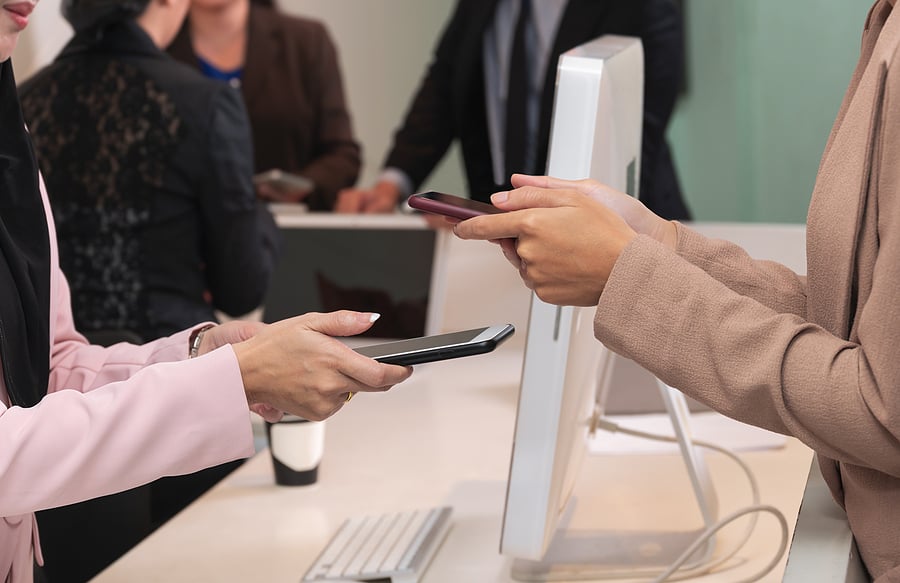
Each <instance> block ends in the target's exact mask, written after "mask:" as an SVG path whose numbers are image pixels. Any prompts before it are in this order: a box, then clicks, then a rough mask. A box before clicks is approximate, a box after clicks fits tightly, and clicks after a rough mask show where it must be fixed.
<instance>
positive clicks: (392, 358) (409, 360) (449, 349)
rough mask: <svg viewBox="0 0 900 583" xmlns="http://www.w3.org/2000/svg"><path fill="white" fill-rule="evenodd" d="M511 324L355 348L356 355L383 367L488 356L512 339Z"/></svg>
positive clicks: (512, 328)
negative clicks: (384, 365) (378, 363)
mask: <svg viewBox="0 0 900 583" xmlns="http://www.w3.org/2000/svg"><path fill="white" fill-rule="evenodd" d="M514 331H515V328H514V327H513V325H512V324H498V325H496V326H487V327H484V328H475V329H472V330H464V331H462V332H451V333H449V334H436V335H434V336H423V337H421V338H410V339H409V340H398V341H396V342H386V343H384V344H374V345H371V346H363V347H361V348H357V349H356V352H358V353H360V354H362V355H363V356H368V357H369V358H373V359H375V360H377V361H378V362H384V363H387V364H401V365H405V366H409V365H413V364H422V363H426V362H434V361H436V360H448V359H451V358H460V357H462V356H472V355H475V354H484V353H486V352H491V351H492V350H494V348H496V347H497V346H498V345H499V344H500V343H501V342H503V341H504V340H506V339H507V338H509V337H510V336H512V334H513V332H514Z"/></svg>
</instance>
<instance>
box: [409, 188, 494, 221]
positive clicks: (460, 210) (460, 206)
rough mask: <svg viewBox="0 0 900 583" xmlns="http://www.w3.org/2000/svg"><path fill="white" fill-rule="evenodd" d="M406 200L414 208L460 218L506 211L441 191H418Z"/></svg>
mask: <svg viewBox="0 0 900 583" xmlns="http://www.w3.org/2000/svg"><path fill="white" fill-rule="evenodd" d="M408 202H409V206H411V207H412V208H414V209H418V210H420V211H424V212H426V213H433V214H436V215H443V216H445V217H452V218H454V219H460V220H465V219H471V218H472V217H477V216H479V215H490V214H496V213H503V212H506V211H504V210H503V209H499V208H497V207H495V206H494V205H492V204H488V203H486V202H479V201H477V200H471V199H468V198H463V197H461V196H455V195H453V194H444V193H443V192H420V193H419V194H414V195H412V196H410V197H409V200H408Z"/></svg>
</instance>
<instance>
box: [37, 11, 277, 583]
mask: <svg viewBox="0 0 900 583" xmlns="http://www.w3.org/2000/svg"><path fill="white" fill-rule="evenodd" d="M188 4H189V0H127V1H122V0H66V1H65V2H63V5H62V6H63V13H64V15H65V16H66V18H67V20H68V21H69V22H70V24H72V26H73V28H74V29H75V36H74V37H73V38H72V40H71V41H70V42H69V44H68V45H66V47H65V48H64V49H63V50H62V52H61V53H60V54H59V55H58V57H57V58H56V59H55V60H54V62H53V63H52V64H50V65H49V66H47V67H46V68H45V69H43V70H41V71H39V72H38V73H37V74H35V75H34V76H33V77H32V78H31V79H29V81H27V82H26V83H24V84H23V85H22V86H21V87H20V95H21V101H22V107H23V111H24V116H25V120H26V122H27V124H28V126H29V128H30V130H31V134H32V138H33V140H34V144H35V149H36V151H37V155H38V162H39V164H40V167H41V170H42V172H43V176H44V178H45V180H46V184H47V190H48V193H49V196H50V199H51V205H52V209H53V212H54V219H55V221H56V225H57V230H58V238H59V249H60V251H59V253H60V263H61V265H62V268H63V271H64V273H65V274H66V276H67V278H68V280H69V282H70V284H71V288H72V306H73V310H74V316H75V323H76V326H77V328H78V329H79V330H80V331H81V332H83V333H84V334H85V335H86V336H87V337H88V338H89V339H91V340H94V341H96V342H98V343H104V344H106V343H111V342H115V341H120V340H129V341H134V342H138V343H140V342H141V341H148V340H152V339H155V338H158V337H160V336H165V335H168V334H171V333H174V332H176V331H179V330H182V329H184V328H186V327H189V326H191V325H194V324H196V323H197V322H202V321H210V320H214V319H215V316H214V310H217V309H218V310H221V311H222V312H225V313H226V314H229V315H234V316H238V315H242V314H246V313H247V312H250V311H251V310H253V309H254V308H256V307H257V306H259V305H260V303H261V302H262V299H263V297H264V294H265V291H266V288H267V285H268V281H269V277H270V274H271V272H272V269H273V267H274V262H275V258H276V254H277V229H276V227H275V223H274V221H273V220H272V217H271V215H270V214H269V213H268V211H267V210H266V209H265V208H264V207H263V205H261V204H260V203H259V202H258V200H257V198H256V196H255V195H254V191H253V185H252V146H251V138H250V130H249V122H248V120H247V116H246V112H245V110H244V108H243V105H242V103H241V98H240V94H239V93H238V92H237V91H236V90H234V89H233V88H232V87H230V86H228V85H226V84H222V83H217V82H213V81H210V80H209V79H206V78H205V77H203V76H202V75H200V74H198V73H197V72H196V71H193V70H191V69H190V68H189V67H186V66H184V65H182V64H180V63H177V62H175V61H173V60H172V59H170V58H169V57H168V56H167V55H166V54H165V53H164V52H163V51H162V49H161V47H164V46H165V45H166V44H167V43H169V42H170V41H171V39H172V38H173V37H174V36H175V34H176V32H177V31H178V29H179V27H180V26H181V23H182V22H183V20H184V17H185V15H186V13H187V9H188ZM237 463H238V462H235V463H232V464H226V465H223V466H219V467H215V468H210V469H208V470H204V471H203V472H200V473H198V474H193V475H190V476H179V477H175V478H164V479H163V480H161V481H158V482H156V483H154V484H152V485H151V487H150V488H151V489H150V491H148V490H147V489H146V488H138V489H137V490H134V491H130V492H126V493H123V494H119V495H115V496H112V497H107V498H104V499H98V500H93V501H89V502H86V503H84V504H83V505H74V506H71V507H64V508H61V509H54V510H51V511H47V512H43V513H39V517H38V520H39V524H40V528H41V537H42V539H43V545H44V550H45V556H46V557H47V573H48V575H49V576H50V578H51V580H52V581H54V583H55V582H56V581H78V580H82V581H83V580H85V579H87V578H90V577H91V576H92V575H93V574H95V573H96V572H98V571H99V570H100V569H102V568H103V567H104V566H105V565H106V564H108V563H109V562H111V561H112V560H114V559H115V558H116V557H117V556H118V555H119V554H121V553H122V552H124V551H125V550H127V549H128V548H129V547H130V546H132V545H133V544H135V543H136V542H137V541H139V540H140V539H141V538H142V537H143V536H145V535H146V534H148V533H149V532H150V530H151V529H152V528H154V527H155V526H157V525H158V524H160V523H161V522H162V521H164V520H165V519H167V518H168V517H170V516H171V515H173V514H174V513H175V512H177V511H178V510H180V509H181V508H182V507H183V506H184V505H186V504H187V503H189V502H190V501H191V500H193V499H194V498H195V497H196V496H198V495H199V494H200V493H202V492H203V491H205V490H206V489H208V488H209V487H210V486H212V485H213V484H214V483H215V482H217V481H218V480H219V479H221V478H222V477H223V476H225V475H226V474H227V473H228V472H230V471H231V470H233V469H234V468H235V467H236V466H237ZM151 497H152V501H151V500H150V498H151Z"/></svg>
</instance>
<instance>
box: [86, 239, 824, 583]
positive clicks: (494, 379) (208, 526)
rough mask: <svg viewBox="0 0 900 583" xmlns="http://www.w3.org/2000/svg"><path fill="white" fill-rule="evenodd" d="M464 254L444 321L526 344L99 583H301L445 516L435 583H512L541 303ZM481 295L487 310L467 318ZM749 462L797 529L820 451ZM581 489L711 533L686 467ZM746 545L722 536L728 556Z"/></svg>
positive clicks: (766, 541)
mask: <svg viewBox="0 0 900 583" xmlns="http://www.w3.org/2000/svg"><path fill="white" fill-rule="evenodd" d="M454 245H458V246H460V247H459V248H458V249H456V250H454V253H453V255H452V258H453V262H456V263H455V264H453V263H452V262H451V266H450V269H451V273H453V270H456V269H462V270H464V271H465V272H466V273H467V277H465V278H464V279H460V280H459V282H458V285H459V288H458V289H453V290H448V296H449V297H453V298H455V301H454V302H452V303H451V305H448V315H447V316H448V317H446V318H445V322H446V323H447V325H448V326H452V327H453V328H457V329H461V328H464V327H467V326H468V325H469V324H470V323H472V322H476V324H475V325H478V324H482V323H484V322H485V320H484V315H485V314H490V315H492V316H493V317H491V318H490V320H489V321H490V322H495V321H497V322H500V321H504V322H505V321H509V322H513V323H514V324H516V326H517V328H518V330H519V332H520V334H519V335H517V337H516V338H514V339H513V340H511V341H510V342H508V343H506V344H504V345H502V346H501V347H500V348H499V349H498V350H497V351H496V352H495V353H493V354H488V355H482V356H477V357H472V358H467V359H460V360H456V361H448V362H443V363H432V364H428V365H420V366H418V367H417V370H416V373H415V374H414V375H413V377H412V378H411V379H410V380H409V381H407V382H406V383H404V384H403V385H400V386H398V387H396V388H394V389H393V390H392V391H390V392H388V393H386V394H361V395H359V396H357V397H356V398H355V399H354V400H353V402H352V403H351V404H349V405H347V406H346V407H345V408H344V409H343V410H342V411H341V412H340V413H339V414H338V415H336V416H335V417H333V418H331V419H329V420H328V421H327V422H326V445H325V456H324V459H323V461H322V464H321V467H320V479H319V481H318V483H316V484H315V485H313V486H306V487H281V486H276V485H274V484H273V479H272V468H271V461H270V459H269V456H268V454H267V453H266V452H265V451H263V452H261V453H260V454H257V455H256V456H255V457H253V458H251V459H250V460H248V462H247V463H245V464H244V465H243V466H242V467H241V468H240V469H238V470H237V471H236V472H235V473H233V474H232V475H231V476H229V477H228V478H227V479H226V480H225V481H223V482H222V483H221V484H219V485H218V486H216V487H215V488H214V489H213V490H211V491H210V492H208V493H207V494H206V495H204V496H203V497H202V498H200V499H199V500H198V501H197V502H196V503H194V504H193V505H191V506H190V507H188V508H187V509H186V510H184V511H183V512H182V513H180V514H179V515H177V516H176V517H175V518H174V519H173V520H171V521H170V522H169V523H167V524H166V525H164V526H163V527H162V528H160V529H159V530H157V531H156V532H155V533H154V534H152V535H151V536H150V537H149V538H147V539H146V540H145V541H143V542H142V543H141V544H140V545H139V546H137V547H136V548H134V549H133V550H132V551H131V552H130V553H128V554H127V555H125V556H124V557H122V558H121V559H120V560H119V561H117V562H116V563H115V564H113V565H112V566H111V567H110V568H108V569H107V570H106V571H104V572H103V573H101V574H100V575H99V576H98V577H97V578H96V579H95V581H96V582H98V583H111V582H126V581H127V582H129V583H132V582H150V581H166V582H180V581H185V582H187V581H191V582H193V581H224V582H227V581H271V582H279V581H285V582H288V581H290V582H297V581H299V579H300V577H301V576H302V575H303V573H304V572H305V571H306V569H307V568H308V567H309V565H310V564H311V563H312V561H313V560H314V559H315V558H316V556H317V554H318V553H319V551H320V550H321V549H322V547H323V546H324V545H325V543H326V542H327V541H328V540H329V538H330V536H331V535H332V534H333V533H334V532H335V531H336V530H337V528H338V527H339V526H340V524H341V523H342V522H343V520H344V519H346V518H348V517H352V516H357V515H360V514H377V513H382V512H390V511H396V510H410V509H414V508H420V507H429V506H436V505H440V504H446V503H450V504H451V505H452V506H453V507H454V518H453V521H454V525H453V528H452V530H451V532H450V534H449V535H448V538H447V540H446V541H445V543H444V545H443V546H442V547H441V549H440V551H439V552H438V554H437V556H436V557H435V559H434V561H433V562H432V565H431V567H430V568H429V570H428V572H427V574H426V577H425V579H424V582H423V583H451V582H452V583H459V582H462V581H472V582H492V581H500V582H506V581H511V579H510V576H509V567H510V561H509V559H507V558H505V557H502V556H500V555H499V554H498V551H497V549H498V545H499V529H500V516H501V512H502V510H503V507H502V505H503V496H504V491H505V481H506V478H507V474H508V471H509V456H510V450H511V444H512V435H513V426H514V420H515V414H516V399H517V391H518V380H519V375H520V372H521V360H522V352H523V347H524V331H525V329H526V326H525V324H526V322H527V307H528V298H529V295H528V293H527V291H526V290H524V288H523V287H522V286H521V284H520V283H519V282H518V280H517V278H516V274H515V272H514V271H513V270H512V269H511V268H509V267H507V266H506V264H505V263H504V262H503V260H502V258H500V257H499V256H500V254H499V252H498V251H497V250H496V249H495V248H492V247H491V248H488V247H490V246H489V244H486V243H474V242H460V241H458V240H454ZM454 265H455V266H454ZM481 272H483V273H486V274H490V277H491V278H493V279H492V280H490V281H492V283H493V285H491V286H490V288H489V289H490V290H491V294H490V296H489V297H487V298H485V294H484V290H485V288H484V287H477V286H476V284H475V282H479V277H480V276H479V273H481ZM457 273H459V271H457ZM493 280H496V281H493ZM472 288H476V289H472ZM478 296H480V297H481V298H482V300H481V302H480V303H479V304H478V305H480V306H481V309H479V310H466V309H465V308H464V307H465V306H473V305H475V304H473V303H470V302H471V301H477V300H476V298H477V297H478ZM461 298H466V299H463V300H461V301H460V299H461ZM742 456H743V458H744V459H745V460H746V461H747V462H748V463H749V465H750V466H751V467H752V468H753V470H754V472H755V474H756V476H757V479H758V480H759V483H760V489H761V493H762V501H763V503H767V504H772V505H774V506H776V507H778V508H779V509H781V511H782V512H783V513H784V514H785V515H786V516H787V519H788V522H789V524H790V525H791V526H792V527H793V524H794V521H795V519H796V517H797V513H798V507H799V502H800V498H801V496H802V494H803V488H804V485H805V483H806V477H807V470H808V468H809V461H810V458H811V452H810V451H809V449H808V448H806V447H805V446H803V445H801V444H800V443H799V442H797V441H795V440H789V441H788V444H787V446H785V447H783V448H780V449H775V450H767V451H759V452H748V453H744V454H742ZM625 459H627V460H628V463H625V462H624V460H625ZM709 465H710V469H711V472H712V476H713V480H714V482H715V484H716V488H717V491H718V493H719V496H720V515H725V514H727V513H728V512H730V511H731V510H732V509H736V508H738V507H741V506H744V505H746V504H748V503H749V491H748V488H747V485H746V481H745V479H744V478H743V476H742V474H741V473H740V470H739V469H738V468H737V466H735V465H734V464H733V462H731V461H729V460H727V459H726V458H724V457H723V456H720V455H717V454H713V455H710V457H709ZM661 483H664V484H665V485H666V487H665V490H664V492H663V495H661V493H660V490H659V489H658V486H659V484H661ZM578 488H579V489H581V488H588V489H589V490H590V492H591V493H592V495H596V494H597V492H601V493H602V495H603V496H604V497H606V496H608V499H609V501H610V503H609V511H610V512H609V516H608V517H607V518H608V519H609V520H622V521H624V522H623V523H622V524H628V525H634V524H636V523H641V522H643V523H645V524H646V525H650V526H652V527H653V528H667V527H671V528H672V529H684V528H696V527H697V526H699V518H698V517H697V516H696V511H695V509H694V508H693V502H692V501H693V498H692V494H691V490H690V485H689V483H688V478H687V474H686V472H684V470H683V465H682V461H681V458H680V456H675V455H641V456H634V457H630V458H623V457H622V456H615V455H613V456H591V458H590V459H589V460H588V463H587V464H586V466H585V468H584V470H583V472H582V479H581V480H580V482H579V486H578ZM692 521H695V522H696V524H694V523H692ZM741 530H742V527H741V526H737V527H733V528H730V529H728V530H726V531H724V533H723V534H722V536H721V537H720V548H721V547H725V546H727V545H728V542H729V541H734V540H735V539H736V538H738V537H739V536H740V534H741ZM777 532H778V531H777V526H776V525H775V522H774V521H773V520H771V519H770V518H768V517H766V516H763V517H761V518H760V520H759V524H758V526H757V529H756V532H755V533H754V535H753V537H752V539H751V540H750V542H749V543H748V545H747V546H745V547H744V549H742V551H741V552H740V553H739V554H738V557H739V558H740V559H742V562H741V563H740V564H739V565H738V566H737V567H736V568H734V569H731V570H729V571H726V572H724V573H720V574H719V575H715V576H708V577H705V578H703V579H701V580H702V581H734V580H737V579H739V578H740V577H741V576H746V575H749V574H752V573H754V572H756V571H757V570H758V569H759V568H760V567H761V566H762V565H764V564H765V563H767V562H768V561H769V560H770V558H771V557H772V555H773V553H774V551H775V549H776V545H777ZM783 571H784V561H782V563H781V565H779V566H778V567H777V568H776V570H775V571H774V572H773V573H771V574H770V575H769V576H768V577H767V578H766V579H764V581H780V580H781V573H782V572H783Z"/></svg>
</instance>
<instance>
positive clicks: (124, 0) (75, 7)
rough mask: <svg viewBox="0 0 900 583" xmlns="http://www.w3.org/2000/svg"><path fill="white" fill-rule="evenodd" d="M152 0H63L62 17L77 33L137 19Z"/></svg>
mask: <svg viewBox="0 0 900 583" xmlns="http://www.w3.org/2000/svg"><path fill="white" fill-rule="evenodd" d="M149 3H150V0H63V3H62V15H63V17H64V18H65V19H66V20H68V21H69V24H71V25H72V28H74V29H75V32H80V31H83V30H88V29H91V28H98V27H101V26H104V25H106V24H110V23H112V22H117V21H120V20H128V19H131V18H136V17H138V16H140V15H141V14H143V13H144V10H146V9H147V5H148V4H149Z"/></svg>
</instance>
